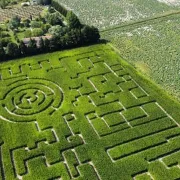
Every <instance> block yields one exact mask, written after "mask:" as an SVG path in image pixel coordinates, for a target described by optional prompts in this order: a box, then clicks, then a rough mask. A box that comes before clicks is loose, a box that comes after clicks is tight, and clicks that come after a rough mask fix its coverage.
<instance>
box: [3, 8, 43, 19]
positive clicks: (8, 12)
mask: <svg viewBox="0 0 180 180" xmlns="http://www.w3.org/2000/svg"><path fill="white" fill-rule="evenodd" d="M42 10H43V6H27V7H15V8H12V9H1V8H0V22H3V21H5V20H7V19H11V18H12V17H14V16H19V17H21V18H29V17H30V16H33V17H35V16H38V15H39V14H40V13H41V11H42Z"/></svg>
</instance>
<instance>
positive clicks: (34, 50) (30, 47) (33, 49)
mask: <svg viewBox="0 0 180 180" xmlns="http://www.w3.org/2000/svg"><path fill="white" fill-rule="evenodd" d="M36 53H37V45H36V40H34V39H30V41H29V42H28V54H30V55H31V54H36Z"/></svg>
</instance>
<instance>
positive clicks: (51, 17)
mask: <svg viewBox="0 0 180 180" xmlns="http://www.w3.org/2000/svg"><path fill="white" fill-rule="evenodd" d="M46 20H47V22H48V23H49V24H51V25H52V26H54V25H62V19H61V16H60V14H59V13H58V12H55V13H48V14H47V15H46Z"/></svg>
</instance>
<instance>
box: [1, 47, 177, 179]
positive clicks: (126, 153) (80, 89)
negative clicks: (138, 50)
mask: <svg viewBox="0 0 180 180" xmlns="http://www.w3.org/2000/svg"><path fill="white" fill-rule="evenodd" d="M0 78H1V80H0V107H1V108H0V179H23V180H30V179H38V180H41V179H42V180H44V179H63V180H64V179H78V180H80V179H108V180H110V179H112V180H114V179H124V180H125V179H135V180H137V179H142V178H146V179H148V178H149V179H150V178H153V179H158V180H159V177H160V179H163V180H166V179H167V180H171V179H178V178H180V168H179V166H178V162H177V159H176V158H174V157H176V156H177V155H178V154H179V151H180V141H179V139H180V128H179V126H180V125H179V123H180V118H179V117H180V113H179V107H180V105H179V104H178V103H176V102H175V101H173V100H172V99H171V98H170V97H168V96H167V95H166V94H165V93H164V92H163V91H162V90H161V89H159V88H158V87H157V86H155V85H153V84H152V83H151V82H149V81H148V80H146V79H144V78H143V77H142V76H141V75H140V74H139V73H137V72H136V71H135V70H134V68H132V67H131V66H130V65H129V64H127V63H126V62H125V61H124V60H123V59H122V58H120V57H119V56H118V55H117V54H116V53H115V52H114V51H113V50H112V49H111V47H110V46H107V45H94V46H89V47H85V48H79V49H74V50H69V51H64V52H55V53H49V54H45V55H39V56H34V57H29V58H25V59H19V60H18V61H17V60H16V61H9V62H6V63H2V64H1V65H0ZM171 156H172V158H170V157H171Z"/></svg>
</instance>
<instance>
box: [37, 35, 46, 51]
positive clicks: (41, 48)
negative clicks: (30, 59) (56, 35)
mask: <svg viewBox="0 0 180 180" xmlns="http://www.w3.org/2000/svg"><path fill="white" fill-rule="evenodd" d="M38 48H39V51H40V52H43V51H44V48H45V45H44V40H43V38H42V37H41V38H40V40H39V47H38Z"/></svg>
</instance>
